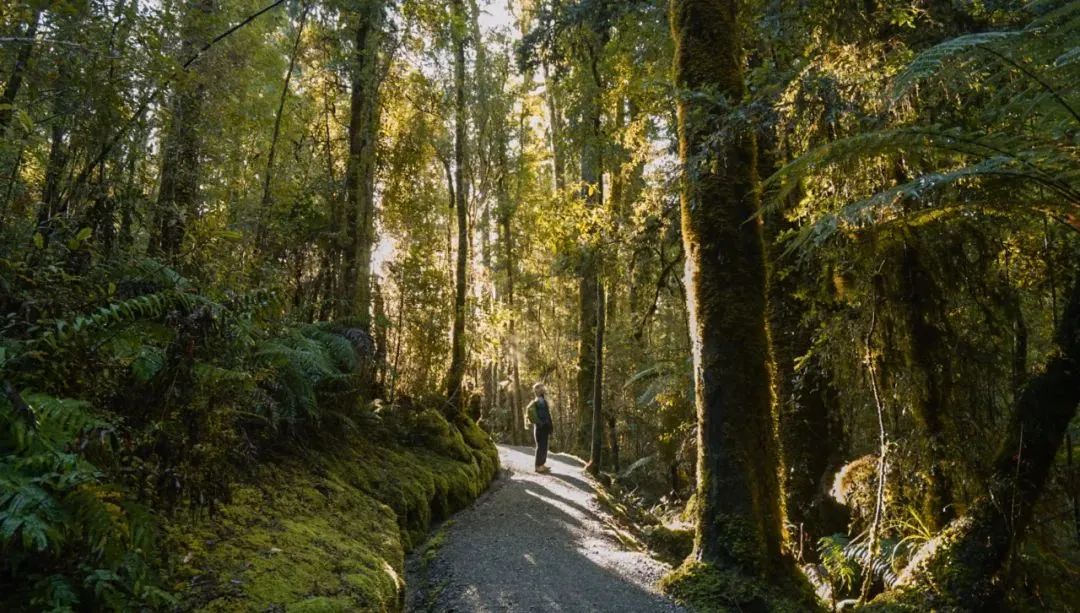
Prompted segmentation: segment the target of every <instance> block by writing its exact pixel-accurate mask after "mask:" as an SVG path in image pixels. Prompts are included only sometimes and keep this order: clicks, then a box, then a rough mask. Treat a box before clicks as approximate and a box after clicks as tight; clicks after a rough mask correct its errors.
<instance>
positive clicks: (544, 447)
mask: <svg viewBox="0 0 1080 613" xmlns="http://www.w3.org/2000/svg"><path fill="white" fill-rule="evenodd" d="M550 436H551V424H534V425H533V440H535V441H536V465H537V466H543V465H544V463H546V462H547V452H548V438H549V437H550Z"/></svg>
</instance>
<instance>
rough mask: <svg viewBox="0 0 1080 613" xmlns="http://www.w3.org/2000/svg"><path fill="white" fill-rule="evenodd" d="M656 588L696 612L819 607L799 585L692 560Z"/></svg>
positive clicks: (782, 611)
mask: <svg viewBox="0 0 1080 613" xmlns="http://www.w3.org/2000/svg"><path fill="white" fill-rule="evenodd" d="M659 587H660V589H661V590H663V592H664V593H666V594H668V595H669V596H671V597H672V598H674V599H675V600H677V601H679V603H680V604H683V605H685V606H687V607H689V608H691V609H693V610H695V611H746V612H758V611H760V612H761V613H767V612H768V613H786V612H789V611H790V612H791V613H795V612H806V611H815V610H818V609H819V607H818V605H817V603H816V601H815V600H814V598H813V597H812V596H811V595H809V594H807V593H806V590H805V589H803V588H802V587H801V586H795V587H793V588H792V589H790V590H784V589H782V588H781V587H779V586H776V585H773V584H771V583H769V582H766V581H764V580H762V579H758V578H755V577H749V576H747V575H746V574H744V573H742V572H739V571H738V570H736V569H731V568H721V567H718V566H715V565H712V564H705V563H702V562H696V561H692V560H687V561H686V562H685V563H683V565H682V566H680V567H679V568H677V569H675V570H674V571H672V572H671V573H670V574H669V575H667V576H666V577H664V578H663V579H661V580H660V585H659ZM792 595H795V596H796V597H793V596H792ZM800 596H801V597H800Z"/></svg>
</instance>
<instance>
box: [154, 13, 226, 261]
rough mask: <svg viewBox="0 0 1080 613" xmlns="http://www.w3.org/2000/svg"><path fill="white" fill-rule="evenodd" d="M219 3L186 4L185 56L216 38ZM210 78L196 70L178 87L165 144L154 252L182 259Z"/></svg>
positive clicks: (195, 189)
mask: <svg viewBox="0 0 1080 613" xmlns="http://www.w3.org/2000/svg"><path fill="white" fill-rule="evenodd" d="M215 8H216V7H215V2H214V0H189V2H187V3H185V7H184V16H183V25H182V33H181V36H182V41H181V45H180V58H182V59H186V58H190V57H192V56H193V55H194V54H195V53H196V51H197V50H199V49H202V48H203V46H204V45H205V44H206V43H207V42H208V40H209V37H210V34H209V32H210V21H211V15H212V14H213V13H214V11H215ZM205 92H206V76H205V75H204V74H203V73H202V71H201V70H200V69H199V67H198V66H192V67H191V68H190V69H189V70H188V71H187V72H186V73H184V74H183V75H182V76H181V77H180V78H179V79H177V80H176V81H175V82H174V84H173V92H172V101H171V104H170V108H171V110H172V114H171V117H170V119H169V125H168V127H167V130H166V133H165V139H164V142H163V143H162V147H161V149H162V151H161V156H162V165H161V184H160V186H159V188H158V200H157V207H156V210H155V211H154V219H155V222H154V226H153V228H151V235H150V245H149V247H150V254H151V255H155V256H160V257H163V258H165V259H167V260H176V259H177V258H178V257H179V255H180V248H181V247H182V245H183V242H184V235H185V233H186V232H187V226H188V224H189V223H190V222H191V221H193V220H194V218H195V215H196V213H197V211H196V206H197V204H198V196H199V176H200V173H199V156H200V154H201V150H202V142H201V138H200V135H199V126H200V123H201V121H202V115H203V98H204V97H205Z"/></svg>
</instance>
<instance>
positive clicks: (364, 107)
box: [341, 0, 385, 332]
mask: <svg viewBox="0 0 1080 613" xmlns="http://www.w3.org/2000/svg"><path fill="white" fill-rule="evenodd" d="M358 17H359V24H358V25H357V29H356V57H355V59H354V64H353V75H352V93H351V97H350V108H349V160H348V164H347V167H346V173H345V200H346V202H347V203H348V205H347V206H346V210H347V211H349V213H348V215H347V220H346V224H347V231H346V236H347V237H348V240H347V245H346V247H345V249H344V267H343V274H344V278H343V280H342V284H341V290H342V311H343V314H344V315H345V316H347V317H355V318H356V321H357V323H358V325H359V327H360V328H362V329H364V330H365V331H367V332H371V296H372V279H371V253H372V249H373V248H374V244H375V156H376V153H377V146H378V137H379V110H380V104H379V85H380V81H381V79H380V73H379V47H380V45H381V42H382V27H383V21H384V19H385V7H384V1H383V0H378V1H372V2H367V3H365V4H364V5H363V8H362V9H360V14H359V16H358Z"/></svg>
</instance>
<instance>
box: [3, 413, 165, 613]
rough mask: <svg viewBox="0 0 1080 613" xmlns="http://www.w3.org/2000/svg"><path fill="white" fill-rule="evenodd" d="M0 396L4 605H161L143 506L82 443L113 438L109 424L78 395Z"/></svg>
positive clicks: (149, 521) (151, 530)
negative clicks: (23, 409)
mask: <svg viewBox="0 0 1080 613" xmlns="http://www.w3.org/2000/svg"><path fill="white" fill-rule="evenodd" d="M22 400H24V401H25V402H26V403H27V405H28V406H29V407H30V408H31V410H32V411H33V414H32V416H33V421H28V420H27V419H26V417H27V416H25V415H21V414H19V413H18V412H17V411H16V410H15V409H14V407H13V406H12V404H11V397H10V396H9V397H8V398H7V399H3V400H0V554H2V560H3V562H2V563H0V572H2V573H4V574H9V573H15V572H18V573H19V575H20V576H21V577H22V578H23V580H22V581H21V582H20V584H19V585H18V587H15V588H14V589H10V590H5V592H4V594H3V596H0V604H2V605H3V606H4V607H5V608H12V609H23V608H36V609H42V610H45V609H48V610H70V609H73V608H78V607H83V608H95V609H113V610H121V609H124V608H126V607H127V603H129V602H132V601H134V602H142V603H145V604H147V605H149V606H166V605H168V604H170V603H172V602H173V599H172V597H171V596H170V595H169V594H168V593H167V592H165V591H163V590H162V589H161V587H160V583H159V580H158V577H157V574H156V572H155V571H154V570H153V568H154V560H153V557H152V556H154V555H155V554H156V553H157V551H158V550H157V543H156V538H155V535H156V526H155V523H154V520H153V518H152V516H151V515H150V513H149V511H148V510H147V509H145V508H144V507H143V506H142V505H140V504H138V503H136V502H134V500H132V499H131V497H130V496H128V495H126V493H125V492H124V491H123V490H121V489H119V488H117V487H116V486H115V485H113V484H110V483H109V482H108V481H107V480H106V478H105V475H104V473H103V472H102V471H101V470H99V469H98V468H97V467H96V466H94V465H93V464H92V463H90V462H89V461H88V460H87V457H86V456H87V455H88V453H87V448H88V447H95V446H103V447H109V446H111V445H113V444H114V440H115V438H114V437H115V433H114V432H112V431H111V426H110V425H109V424H108V423H107V422H104V421H102V420H100V419H99V418H96V417H95V416H94V415H93V413H92V409H91V407H90V406H89V405H87V404H86V403H84V402H79V401H74V400H67V399H57V398H53V397H51V396H48V395H45V394H39V393H27V394H23V395H22Z"/></svg>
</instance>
